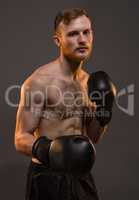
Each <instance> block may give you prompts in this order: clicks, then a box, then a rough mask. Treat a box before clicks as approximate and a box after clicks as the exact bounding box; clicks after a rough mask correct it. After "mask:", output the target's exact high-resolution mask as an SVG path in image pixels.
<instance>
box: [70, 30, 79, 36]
mask: <svg viewBox="0 0 139 200" xmlns="http://www.w3.org/2000/svg"><path fill="white" fill-rule="evenodd" d="M78 34H79V33H78V31H72V32H70V33H68V36H71V37H73V36H76V35H78Z"/></svg>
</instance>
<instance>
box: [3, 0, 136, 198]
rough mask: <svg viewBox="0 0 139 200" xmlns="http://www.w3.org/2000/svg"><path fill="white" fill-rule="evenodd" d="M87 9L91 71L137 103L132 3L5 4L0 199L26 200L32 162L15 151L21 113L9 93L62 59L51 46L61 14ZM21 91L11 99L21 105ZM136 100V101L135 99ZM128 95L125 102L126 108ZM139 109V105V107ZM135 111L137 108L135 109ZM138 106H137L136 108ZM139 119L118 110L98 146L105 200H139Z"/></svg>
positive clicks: (98, 180) (73, 0) (99, 184)
mask: <svg viewBox="0 0 139 200" xmlns="http://www.w3.org/2000/svg"><path fill="white" fill-rule="evenodd" d="M68 7H82V8H85V9H87V10H88V12H89V13H90V15H91V17H92V18H93V20H94V23H95V44H94V50H93V56H91V58H90V60H89V62H88V63H87V65H86V66H87V69H88V70H89V71H90V72H91V71H96V70H99V69H102V70H105V71H106V72H107V73H109V74H110V75H111V77H112V79H113V81H114V82H115V84H116V85H117V88H118V90H119V91H120V90H121V89H123V88H126V87H127V86H129V85H131V84H133V85H135V90H134V94H135V97H137V95H138V94H137V89H138V85H137V83H136V80H137V76H138V74H137V71H138V69H137V52H136V50H137V45H136V38H137V36H138V33H139V31H138V30H137V29H136V27H137V25H138V24H137V15H138V13H137V11H138V6H137V5H135V2H132V3H131V1H130V2H129V1H127V0H122V1H120V0H117V1H111V0H105V1H97V0H70V1H69V2H67V1H64V0H63V1H60V0H59V1H55V0H51V1H47V0H39V1H37V0H34V1H33V0H30V1H29V0H28V1H26V0H24V1H19V0H12V1H10V0H9V1H8V0H7V1H4V0H3V1H2V0H1V4H0V51H1V53H0V56H1V59H0V76H1V84H0V91H1V93H0V106H1V107H0V112H1V118H0V120H1V123H0V199H1V200H9V199H14V200H19V199H20V200H23V199H24V192H25V179H26V172H27V167H28V163H29V160H30V159H29V158H27V157H26V156H24V155H21V154H19V153H17V152H16V151H15V148H14V128H15V116H16V110H17V108H16V107H11V106H9V105H8V104H7V102H6V100H5V94H6V91H7V88H8V87H10V86H11V85H21V84H22V82H23V81H24V80H25V79H26V78H27V77H28V75H29V74H31V73H32V72H33V70H35V69H36V68H37V67H38V66H40V65H42V64H44V63H47V62H49V61H50V60H51V59H54V58H55V56H56V55H57V49H56V47H55V45H54V43H53V41H52V33H53V21H54V17H55V15H56V13H57V11H58V10H61V9H63V8H68ZM18 92H19V90H18V89H15V90H12V92H11V93H10V99H11V101H12V102H13V103H17V102H18V99H19V96H18ZM134 94H133V95H134ZM127 99H128V98H127V95H125V96H123V97H121V100H120V101H121V102H120V103H121V105H122V106H124V107H126V105H127V103H128V102H127ZM136 103H137V102H136ZM130 106H132V105H130ZM136 106H137V105H136ZM137 128H138V127H137V118H136V117H135V115H134V116H129V115H128V114H126V113H125V112H123V111H122V110H121V109H119V108H118V106H116V105H115V107H114V115H113V120H112V122H111V125H110V127H109V130H108V134H107V135H106V136H105V137H104V138H103V140H101V141H100V143H99V144H98V145H97V146H96V149H97V160H96V164H95V167H94V169H93V174H94V177H95V180H96V184H97V187H98V189H99V194H100V196H101V198H102V199H103V200H117V199H118V200H123V199H137V197H138V190H137V189H138V183H137V180H138V164H139V162H138V156H139V152H138V148H137V145H138V139H139V136H138V129H137Z"/></svg>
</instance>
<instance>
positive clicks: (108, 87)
mask: <svg viewBox="0 0 139 200" xmlns="http://www.w3.org/2000/svg"><path fill="white" fill-rule="evenodd" d="M87 84H88V95H89V98H90V100H91V101H92V102H95V103H96V112H95V116H96V119H97V120H98V121H99V123H100V126H102V127H104V126H105V125H106V124H108V123H109V122H110V120H111V118H112V108H113V102H114V98H115V96H116V88H115V86H114V84H113V83H112V81H111V79H110V77H109V76H108V74H107V73H106V72H104V71H98V72H95V73H92V74H91V75H90V77H89V79H88V82H87Z"/></svg>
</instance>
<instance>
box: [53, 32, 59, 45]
mask: <svg viewBox="0 0 139 200" xmlns="http://www.w3.org/2000/svg"><path fill="white" fill-rule="evenodd" d="M53 40H54V43H55V44H56V45H57V46H58V47H60V39H59V36H58V35H56V34H55V35H54V36H53Z"/></svg>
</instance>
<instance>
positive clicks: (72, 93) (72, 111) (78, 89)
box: [46, 80, 88, 119]
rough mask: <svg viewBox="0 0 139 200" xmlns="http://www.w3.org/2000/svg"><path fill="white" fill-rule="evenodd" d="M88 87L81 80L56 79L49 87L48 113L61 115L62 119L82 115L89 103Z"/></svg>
mask: <svg viewBox="0 0 139 200" xmlns="http://www.w3.org/2000/svg"><path fill="white" fill-rule="evenodd" d="M87 97H88V96H87V88H86V85H85V84H82V83H81V82H79V81H72V82H69V81H65V80H55V81H53V83H52V84H50V86H49V87H48V88H47V99H46V111H47V115H48V114H49V113H50V114H51V115H55V116H56V117H58V116H60V118H61V119H65V118H70V117H77V116H78V117H81V116H82V114H83V113H82V112H83V108H84V106H86V105H87Z"/></svg>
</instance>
